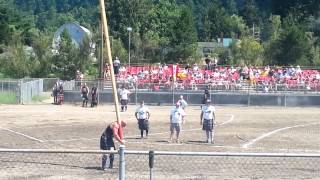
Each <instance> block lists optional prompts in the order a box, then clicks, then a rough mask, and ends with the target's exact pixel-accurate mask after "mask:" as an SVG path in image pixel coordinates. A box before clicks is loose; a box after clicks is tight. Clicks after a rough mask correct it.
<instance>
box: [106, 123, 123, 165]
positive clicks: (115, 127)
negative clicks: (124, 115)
mask: <svg viewBox="0 0 320 180" xmlns="http://www.w3.org/2000/svg"><path fill="white" fill-rule="evenodd" d="M126 125H127V124H126V123H125V122H124V121H121V123H119V122H117V121H114V122H112V123H110V124H109V125H108V126H107V128H106V129H105V130H104V132H103V133H102V135H101V138H100V149H102V150H115V149H116V147H115V145H114V141H113V137H114V138H115V139H116V140H117V141H118V142H119V143H120V144H122V145H123V144H124V134H123V128H124V127H125V126H126ZM107 159H108V155H107V154H104V155H102V170H106V163H107ZM113 160H114V154H110V163H109V168H110V169H112V168H113Z"/></svg>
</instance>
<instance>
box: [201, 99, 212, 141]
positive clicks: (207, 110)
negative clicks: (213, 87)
mask: <svg viewBox="0 0 320 180" xmlns="http://www.w3.org/2000/svg"><path fill="white" fill-rule="evenodd" d="M215 111H216V110H215V107H214V106H213V105H211V100H210V99H207V101H206V104H205V105H204V106H203V107H202V110H201V115H200V125H202V130H204V131H206V136H207V141H206V142H207V143H212V144H214V126H215V124H216V122H215Z"/></svg>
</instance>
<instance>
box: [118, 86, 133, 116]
mask: <svg viewBox="0 0 320 180" xmlns="http://www.w3.org/2000/svg"><path fill="white" fill-rule="evenodd" d="M119 94H120V104H121V112H124V111H127V105H128V100H129V94H131V92H130V91H129V90H127V89H126V88H125V87H124V86H122V88H121V89H120V90H119Z"/></svg>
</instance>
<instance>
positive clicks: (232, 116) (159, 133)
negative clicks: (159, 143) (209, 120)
mask: <svg viewBox="0 0 320 180" xmlns="http://www.w3.org/2000/svg"><path fill="white" fill-rule="evenodd" d="M228 115H229V116H230V119H229V120H228V121H226V122H223V123H221V124H218V125H217V126H222V125H226V124H229V123H231V122H232V121H233V120H234V115H233V114H228ZM199 130H201V128H195V129H186V130H181V131H183V132H190V131H199ZM167 133H170V131H166V132H158V133H150V134H149V136H154V135H161V134H167ZM134 137H140V136H139V135H130V136H126V137H125V138H134ZM97 139H99V138H78V139H66V140H63V139H60V140H45V141H44V142H48V141H50V142H70V141H79V140H85V141H91V140H97Z"/></svg>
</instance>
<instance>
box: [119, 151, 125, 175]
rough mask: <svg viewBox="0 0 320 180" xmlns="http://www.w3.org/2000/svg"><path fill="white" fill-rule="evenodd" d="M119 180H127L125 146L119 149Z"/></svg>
mask: <svg viewBox="0 0 320 180" xmlns="http://www.w3.org/2000/svg"><path fill="white" fill-rule="evenodd" d="M119 148H120V149H119V180H125V179H126V164H125V163H126V162H125V158H124V150H125V146H124V145H120V147H119Z"/></svg>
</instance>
